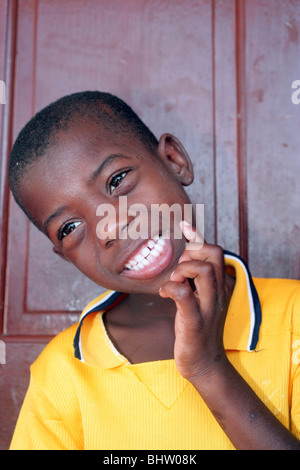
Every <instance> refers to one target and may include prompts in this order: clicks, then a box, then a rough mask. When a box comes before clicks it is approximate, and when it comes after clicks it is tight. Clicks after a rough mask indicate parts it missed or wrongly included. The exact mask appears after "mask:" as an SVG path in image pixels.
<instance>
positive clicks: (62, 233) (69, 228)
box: [57, 221, 81, 241]
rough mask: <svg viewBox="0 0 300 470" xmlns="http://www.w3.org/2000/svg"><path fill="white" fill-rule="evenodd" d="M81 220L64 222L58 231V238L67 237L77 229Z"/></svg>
mask: <svg viewBox="0 0 300 470" xmlns="http://www.w3.org/2000/svg"><path fill="white" fill-rule="evenodd" d="M80 224H81V222H79V221H75V222H67V223H66V224H64V225H63V226H62V227H61V228H60V229H59V230H58V233H57V238H58V240H59V241H61V240H62V239H63V238H65V237H66V236H67V235H69V234H70V233H71V232H73V230H75V228H76V227H78V225H80Z"/></svg>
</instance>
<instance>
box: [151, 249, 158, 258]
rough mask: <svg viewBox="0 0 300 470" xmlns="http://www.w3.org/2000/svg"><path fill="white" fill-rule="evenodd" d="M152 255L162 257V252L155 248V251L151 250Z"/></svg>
mask: <svg viewBox="0 0 300 470" xmlns="http://www.w3.org/2000/svg"><path fill="white" fill-rule="evenodd" d="M151 255H152V256H155V258H157V256H159V255H160V251H158V250H157V249H156V248H153V250H151Z"/></svg>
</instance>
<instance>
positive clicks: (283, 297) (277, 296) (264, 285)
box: [253, 278, 300, 335]
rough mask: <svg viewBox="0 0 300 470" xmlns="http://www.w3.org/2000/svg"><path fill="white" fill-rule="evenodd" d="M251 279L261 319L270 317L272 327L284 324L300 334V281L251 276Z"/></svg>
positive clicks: (280, 326) (279, 326) (281, 326)
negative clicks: (260, 311)
mask: <svg viewBox="0 0 300 470" xmlns="http://www.w3.org/2000/svg"><path fill="white" fill-rule="evenodd" d="M253 281H254V284H255V287H256V289H257V292H258V297H259V300H260V303H261V309H262V316H263V319H264V318H266V317H271V318H272V324H273V328H276V327H278V328H279V329H280V328H283V327H284V326H286V327H288V328H289V329H292V331H293V332H294V333H295V334H299V335H300V281H299V280H295V279H280V278H278V279H276V278H271V279H263V278H253Z"/></svg>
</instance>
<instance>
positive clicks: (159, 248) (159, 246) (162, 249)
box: [152, 242, 164, 253]
mask: <svg viewBox="0 0 300 470" xmlns="http://www.w3.org/2000/svg"><path fill="white" fill-rule="evenodd" d="M154 250H155V251H159V252H160V253H162V252H163V251H164V247H163V246H162V245H159V244H158V242H157V243H156V247H155V248H154ZM152 251H153V250H152Z"/></svg>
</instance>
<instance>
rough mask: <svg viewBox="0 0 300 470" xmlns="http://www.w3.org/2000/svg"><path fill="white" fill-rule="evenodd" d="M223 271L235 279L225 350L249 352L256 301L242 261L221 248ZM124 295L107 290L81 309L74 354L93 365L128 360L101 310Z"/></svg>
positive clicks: (257, 319)
mask: <svg viewBox="0 0 300 470" xmlns="http://www.w3.org/2000/svg"><path fill="white" fill-rule="evenodd" d="M224 259H225V266H226V271H227V272H228V273H229V274H231V275H233V276H235V278H236V282H235V287H234V290H233V294H232V297H231V300H230V304H229V308H228V312H227V317H226V322H225V328H224V345H225V349H226V350H239V351H253V350H254V349H255V348H256V345H257V342H258V335H259V329H260V324H261V307H260V301H259V298H258V294H257V291H256V288H255V286H254V282H253V279H252V276H251V274H250V271H249V269H248V267H247V265H246V263H245V262H244V261H243V260H242V259H241V258H240V257H239V256H237V255H235V254H233V253H231V252H229V251H224ZM126 295H127V294H125V293H122V292H116V291H107V292H105V293H104V294H102V295H100V296H99V297H97V298H96V299H94V300H93V301H92V302H90V303H89V304H88V305H87V307H86V308H85V309H84V310H83V312H82V315H81V317H80V320H79V325H78V328H77V331H76V335H75V337H74V349H75V357H76V358H77V359H79V360H80V361H82V362H85V363H88V364H89V365H93V366H96V367H104V368H112V367H117V366H120V365H122V364H126V363H128V360H127V359H126V358H125V357H124V356H122V355H121V354H120V353H119V352H118V351H117V349H116V348H115V346H114V345H113V343H112V342H111V340H110V338H109V337H108V335H107V332H106V329H105V326H104V322H103V318H102V316H103V313H104V312H105V311H107V310H109V309H111V308H113V307H114V306H115V305H117V304H118V303H119V302H121V301H122V300H123V299H124V297H126Z"/></svg>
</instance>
